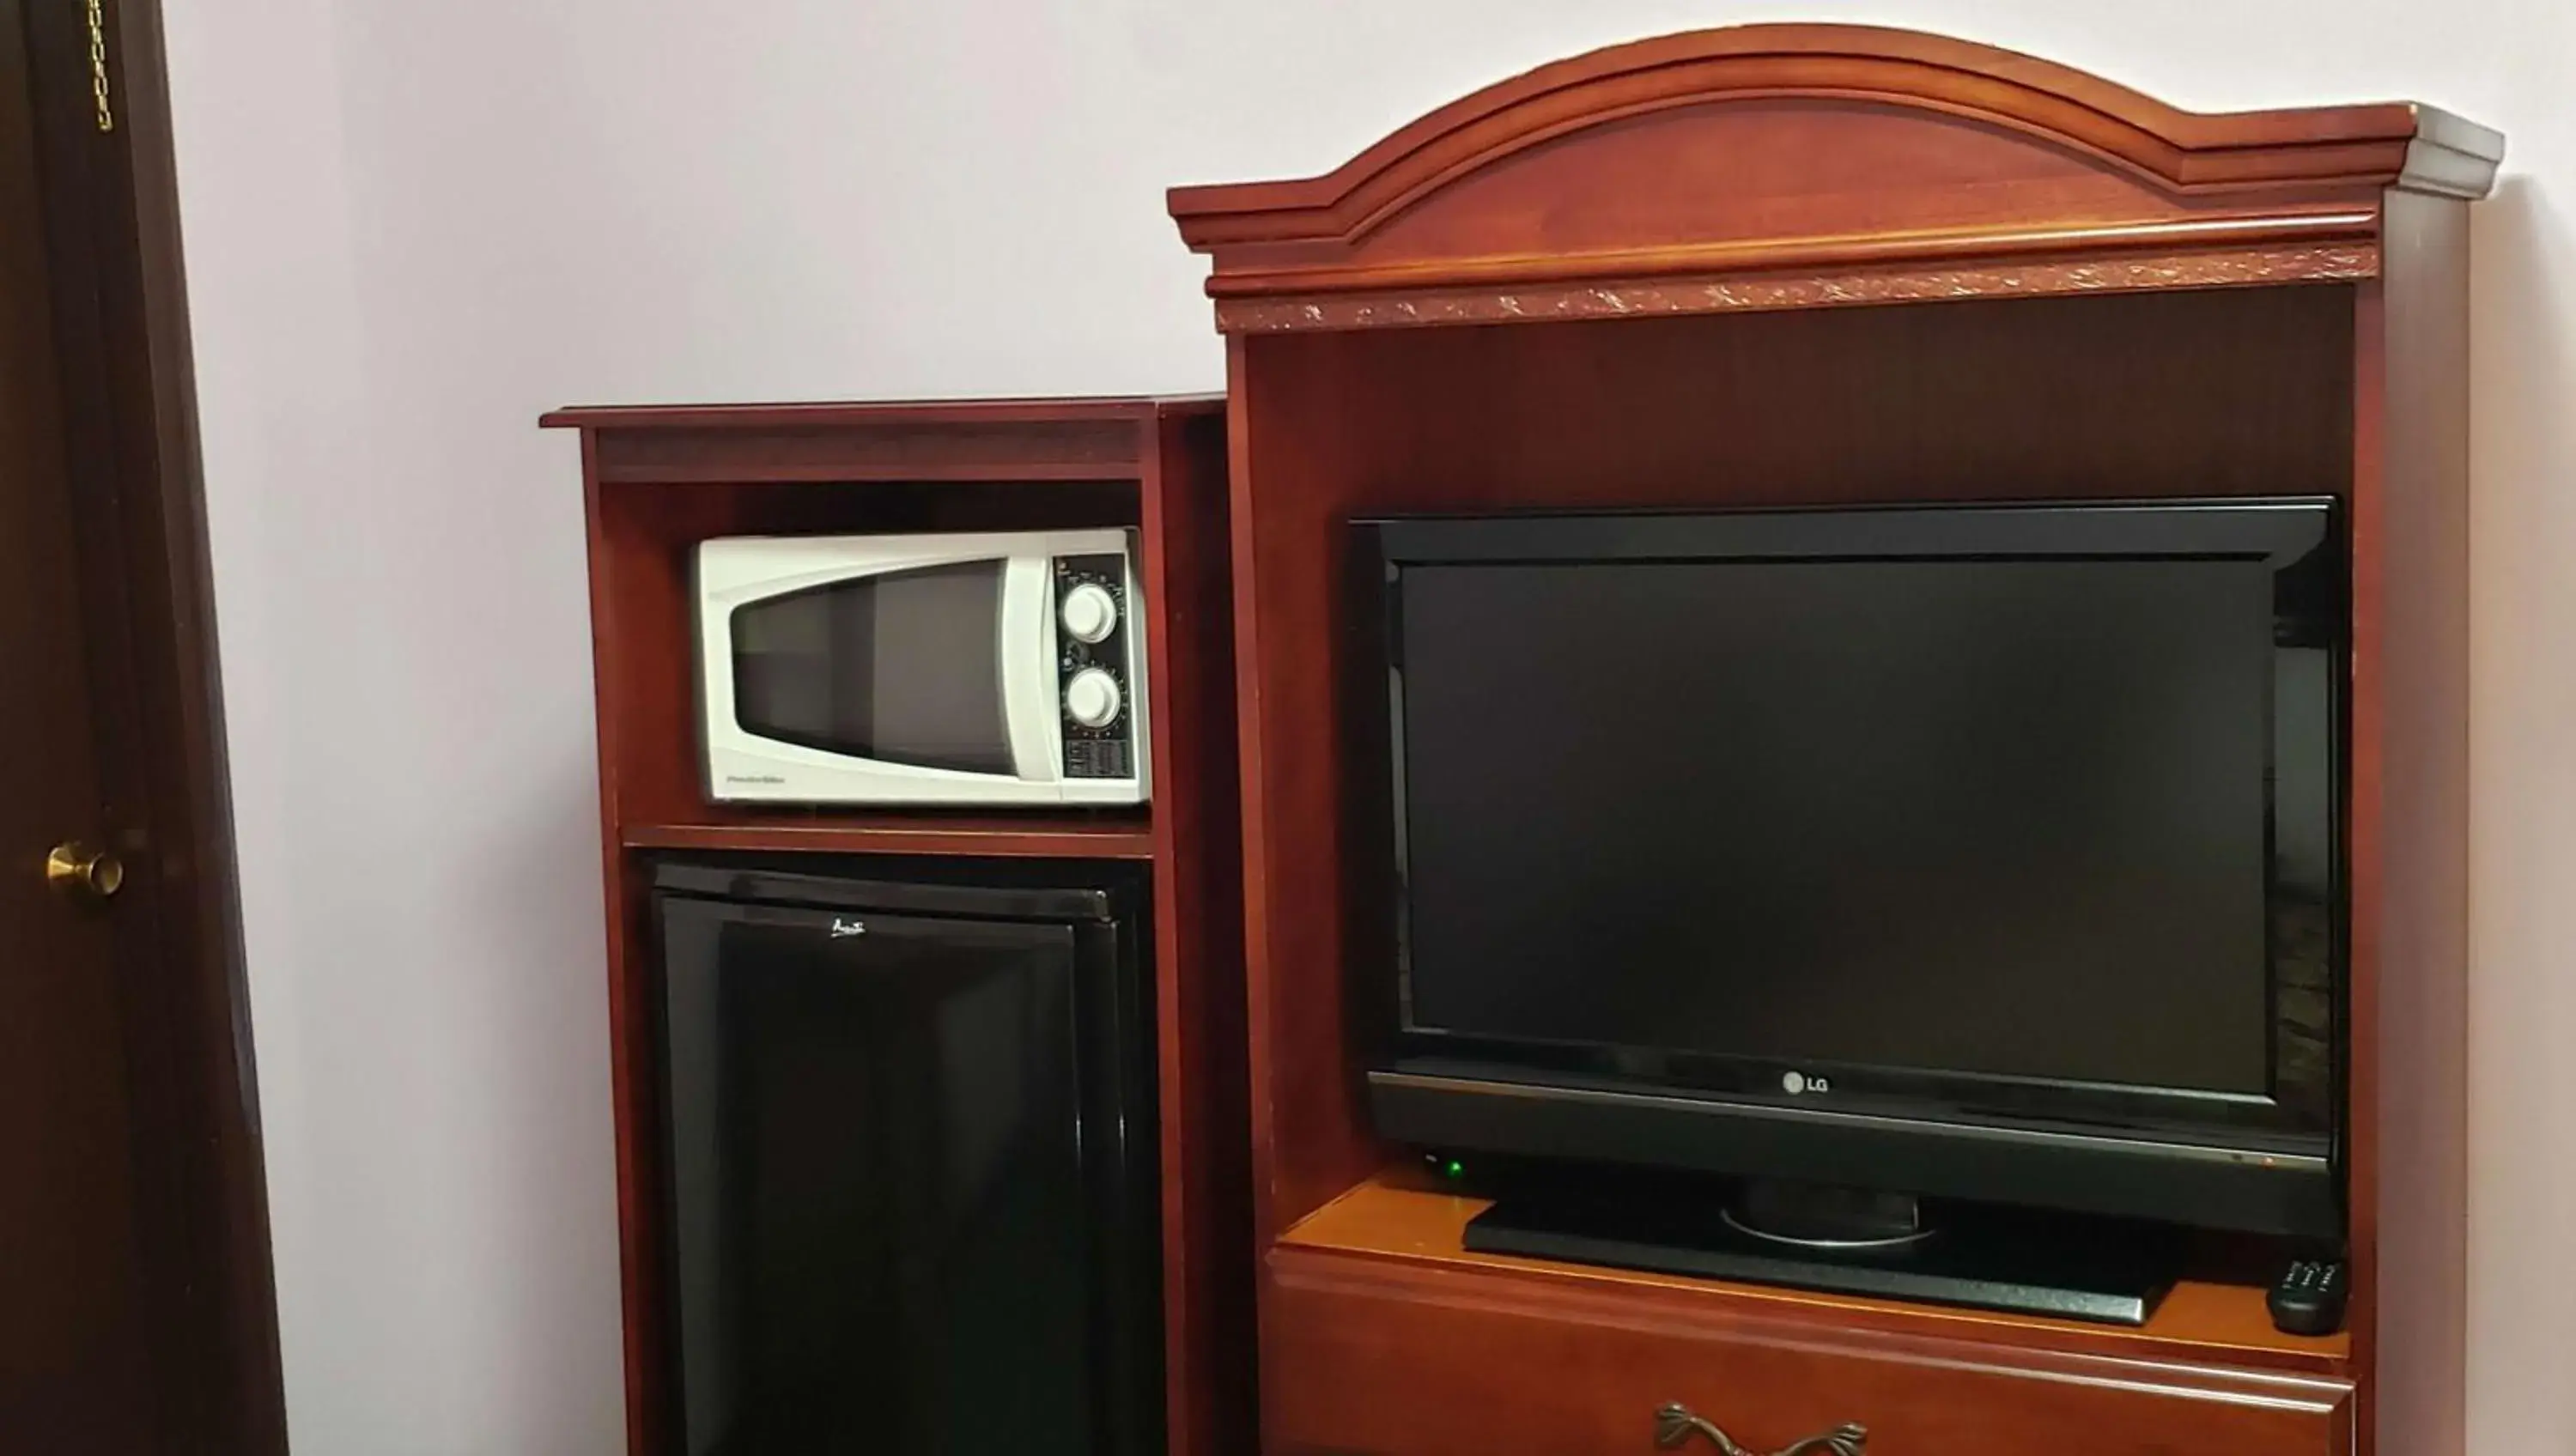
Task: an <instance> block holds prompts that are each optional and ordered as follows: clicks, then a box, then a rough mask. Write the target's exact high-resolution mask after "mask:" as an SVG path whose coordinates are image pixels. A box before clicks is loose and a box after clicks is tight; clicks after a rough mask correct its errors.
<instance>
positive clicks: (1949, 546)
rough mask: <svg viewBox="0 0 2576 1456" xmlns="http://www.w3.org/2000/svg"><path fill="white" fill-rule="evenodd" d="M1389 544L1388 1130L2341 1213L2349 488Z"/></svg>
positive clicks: (1592, 527) (1396, 526)
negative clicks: (2341, 494) (2343, 534)
mask: <svg viewBox="0 0 2576 1456" xmlns="http://www.w3.org/2000/svg"><path fill="white" fill-rule="evenodd" d="M1352 532H1353V547H1354V553H1355V560H1356V563H1357V565H1358V567H1359V572H1358V575H1359V578H1360V590H1361V592H1362V595H1363V597H1364V605H1363V608H1362V610H1361V612H1360V613H1359V617H1360V620H1361V622H1362V624H1363V625H1364V626H1365V628H1366V629H1367V634H1366V635H1367V640H1368V641H1369V642H1373V643H1374V644H1375V645H1374V646H1373V647H1363V649H1362V655H1363V656H1364V657H1365V658H1366V659H1367V661H1368V664H1369V666H1370V667H1371V668H1372V669H1373V668H1375V667H1377V666H1380V665H1382V666H1383V668H1384V673H1385V677H1384V689H1383V692H1379V691H1376V690H1375V689H1374V688H1373V687H1370V688H1368V689H1367V690H1365V691H1362V692H1360V693H1358V694H1357V696H1358V697H1360V698H1361V699H1363V700H1364V703H1365V706H1364V707H1363V709H1362V712H1363V714H1364V715H1365V716H1364V719H1363V721H1361V722H1360V724H1359V727H1360V729H1361V732H1362V737H1361V739H1360V746H1361V747H1362V748H1363V749H1364V750H1376V749H1379V748H1382V749H1383V752H1384V754H1385V765H1384V767H1385V774H1384V790H1385V799H1386V803H1385V804H1384V805H1383V808H1384V809H1388V810H1391V811H1392V812H1391V813H1387V814H1385V816H1384V827H1383V829H1382V830H1380V829H1374V828H1368V827H1365V826H1364V828H1363V830H1362V837H1363V839H1375V838H1377V837H1378V836H1379V835H1380V834H1382V835H1383V839H1382V842H1381V843H1382V851H1383V853H1382V855H1381V856H1379V859H1380V862H1381V863H1380V867H1382V868H1384V869H1386V870H1389V871H1391V878H1390V879H1389V880H1388V881H1387V883H1389V884H1391V885H1392V887H1393V890H1392V901H1393V904H1392V909H1393V913H1392V915H1391V916H1389V917H1387V919H1388V924H1387V927H1386V928H1387V931H1388V932H1389V939H1390V940H1391V943H1388V944H1383V945H1382V946H1378V945H1371V946H1364V947H1362V952H1361V957H1360V959H1361V962H1362V964H1361V967H1360V970H1359V975H1360V977H1361V979H1362V981H1363V982H1364V985H1363V990H1364V992H1366V993H1368V994H1367V995H1366V996H1365V1001H1366V1003H1367V1004H1368V1005H1370V1006H1372V1007H1374V1008H1375V1009H1374V1010H1373V1011H1371V1012H1370V1013H1369V1017H1370V1019H1371V1022H1372V1030H1373V1031H1374V1032H1375V1033H1376V1035H1375V1038H1374V1044H1373V1045H1372V1046H1371V1047H1370V1048H1369V1050H1368V1062H1369V1087H1370V1105H1371V1108H1372V1115H1373V1117H1374V1119H1375V1121H1376V1124H1377V1126H1378V1129H1379V1131H1380V1132H1381V1134H1383V1135H1385V1136H1387V1137H1389V1138H1392V1139H1394V1140H1397V1141H1400V1142H1405V1143H1410V1144H1414V1145H1419V1146H1423V1147H1428V1148H1437V1149H1443V1150H1450V1151H1458V1152H1481V1153H1489V1154H1508V1155H1513V1156H1515V1157H1523V1158H1533V1157H1534V1158H1539V1159H1580V1160H1583V1161H1585V1162H1586V1163H1592V1164H1621V1165H1629V1166H1631V1167H1642V1168H1651V1169H1665V1170H1688V1171H1693V1172H1700V1173H1717V1174H1728V1175H1738V1176H1743V1177H1756V1178H1765V1179H1782V1180H1802V1181H1806V1182H1813V1183H1821V1184H1829V1185H1838V1186H1845V1187H1858V1188H1865V1189H1889V1190H1896V1191H1900V1192H1902V1193H1906V1194H1913V1195H1922V1196H1928V1197H1934V1198H1947V1199H1956V1200H1975V1201H1983V1202H1991V1203H1996V1204H2004V1205H2021V1206H2024V1207H2031V1208H2041V1209H2056V1210H2074V1211H2085V1212H2092V1213H2099V1214H2112V1215H2122V1216H2127V1217H2133V1218H2143V1219H2155V1220H2161V1221H2166V1222H2172V1223H2181V1224H2190V1225H2199V1226H2204V1227H2215V1228H2222V1229H2237V1230H2246V1231H2256V1232H2264V1233H2274V1234H2283V1235H2298V1236H2311V1237H2334V1236H2337V1235H2339V1234H2340V1232H2341V1230H2342V1226H2343V1217H2342V1202H2343V1201H2342V1196H2341V1174H2340V1159H2339V1156H2338V1133H2339V1129H2340V1127H2341V1123H2342V1118H2341V1115H2340V1109H2341V1105H2342V1095H2343V1094H2342V1086H2343V1074H2344V1064H2345V1051H2344V1037H2343V1026H2344V1011H2343V1007H2344V997H2345V991H2344V986H2345V974H2344V966H2345V949H2344V938H2345V937H2344V932H2343V928H2342V927H2343V906H2344V885H2343V854H2342V847H2341V843H2340V834H2341V824H2340V819H2341V809H2340V805H2341V803H2342V799H2343V767H2342V763H2341V758H2342V752H2341V748H2340V744H2341V742H2342V731H2341V726H2340V725H2341V719H2342V702H2341V698H2342V691H2343V689H2342V683H2343V679H2344V674H2345V671H2346V668H2345V664H2346V661H2347V658H2346V652H2345V620H2346V610H2345V605H2346V601H2347V598H2348V589H2347V586H2346V581H2345V570H2344V566H2343V554H2342V551H2341V549H2340V547H2339V545H2338V525H2337V519H2336V513H2335V509H2334V506H2333V503H2332V502H2331V501H2330V500H2328V499H2324V498H2263V499H2238V500H2225V501H2197V500H2195V501H2175V502H2154V503H2109V504H2101V503H2084V504H2076V503H2066V504H2054V503H2052V504H2038V505H2028V504H2025V505H1999V506H1974V507H1955V508H1935V509H1918V508H1904V509H1846V510H1824V511H1778V512H1732V513H1721V514H1691V515H1676V514H1623V515H1592V516H1545V515H1522V516H1492V517H1480V518H1437V519H1434V518H1412V519H1391V520H1372V521H1359V522H1354V523H1353V526H1352ZM1381 712H1382V713H1383V719H1382V720H1380V719H1379V718H1378V717H1377V716H1376V715H1377V714H1379V713H1381ZM1379 809H1380V806H1377V805H1370V806H1368V807H1367V808H1366V810H1365V814H1366V815H1367V816H1368V817H1375V816H1376V815H1377V814H1378V812H1379Z"/></svg>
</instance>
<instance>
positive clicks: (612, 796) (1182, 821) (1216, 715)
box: [545, 399, 1252, 1456]
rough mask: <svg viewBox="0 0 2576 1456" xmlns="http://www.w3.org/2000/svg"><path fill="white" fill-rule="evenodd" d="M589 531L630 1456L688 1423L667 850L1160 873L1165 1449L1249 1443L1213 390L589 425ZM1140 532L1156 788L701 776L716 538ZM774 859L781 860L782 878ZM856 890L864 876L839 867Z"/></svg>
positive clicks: (1220, 479)
mask: <svg viewBox="0 0 2576 1456" xmlns="http://www.w3.org/2000/svg"><path fill="white" fill-rule="evenodd" d="M545 423H547V424H549V425H557V426H564V427H568V428H574V429H578V430H579V431H580V432H581V439H582V466H583V471H582V473H583V485H584V491H583V501H584V506H585V514H586V516H587V521H588V526H589V544H590V588H591V631H592V645H593V671H594V674H595V677H596V687H597V691H598V703H599V776H600V838H601V855H602V866H603V870H604V873H605V881H606V886H607V895H606V908H607V942H608V988H607V989H608V1007H609V1027H610V1038H611V1041H610V1053H611V1069H612V1071H611V1074H612V1077H613V1078H614V1085H613V1086H612V1088H611V1094H612V1096H613V1098H614V1102H615V1108H616V1113H617V1182H618V1213H619V1219H618V1224H619V1235H620V1251H621V1254H622V1256H623V1270H624V1287H625V1343H626V1410H627V1449H628V1450H629V1451H630V1452H632V1453H634V1456H659V1453H664V1452H672V1451H677V1450H679V1449H680V1446H681V1442H680V1439H679V1433H678V1432H677V1431H675V1430H674V1429H672V1428H671V1423H670V1421H669V1419H668V1418H669V1415H670V1412H671V1405H672V1403H671V1400H670V1398H669V1397H670V1383H671V1379H672V1359H671V1349H670V1345H671V1339H672V1331H671V1330H670V1328H669V1325H668V1317H669V1304H670V1300H669V1293H670V1281H671V1278H672V1276H671V1274H670V1272H669V1264H668V1262H667V1261H666V1257H665V1252H666V1251H665V1247H664V1244H665V1238H664V1236H665V1229H664V1227H663V1224H664V1219H665V1208H664V1204H663V1199H662V1195H661V1186H662V1176H663V1170H662V1169H661V1168H660V1167H659V1166H658V1163H659V1160H660V1156H661V1155H660V1152H659V1149H660V1147H661V1141H662V1139H661V1123H660V1118H661V1116H662V1111H661V1107H660V1103H659V1100H658V1096H657V1093H656V1090H655V1079H654V1075H653V1065H654V1057H655V1049H656V1037H657V1036H658V1032H657V1030H656V1021H657V1017H658V1012H657V1009H656V1008H657V1006H658V1005H659V997H658V991H657V982H656V974H657V973H656V970H655V958H654V954H653V945H652V939H653V936H652V931H653V927H652V925H651V923H650V914H649V887H650V884H651V881H652V869H653V860H654V856H655V855H656V854H657V853H658V852H660V851H663V850H688V851H693V852H701V853H705V852H715V853H725V854H733V855H739V856H744V857H746V862H748V857H750V856H755V855H759V856H772V855H780V854H794V855H831V856H835V857H855V856H867V855H892V856H901V857H902V860H901V861H899V863H903V862H909V861H912V860H916V859H922V858H933V857H939V856H950V855H958V856H969V857H973V858H977V859H990V858H995V857H1010V856H1020V857H1030V858H1036V859H1078V860H1080V859H1088V860H1105V859H1116V860H1128V861H1137V862H1142V863H1146V864H1148V865H1149V866H1150V873H1151V875H1152V884H1153V927H1152V942H1153V977H1154V991H1153V999H1154V1011H1155V1060H1156V1081H1157V1090H1156V1096H1157V1100H1158V1107H1157V1113H1158V1116H1157V1119H1156V1121H1157V1128H1156V1133H1157V1137H1158V1138H1159V1151H1160V1158H1159V1162H1160V1170H1161V1180H1160V1184H1161V1202H1162V1207H1161V1211H1160V1226H1159V1232H1160V1235H1161V1239H1162V1246H1163V1247H1162V1251H1163V1260H1162V1294H1163V1333H1164V1350H1163V1362H1162V1363H1163V1373H1164V1381H1165V1386H1166V1391H1167V1400H1166V1407H1167V1411H1166V1422H1165V1425H1166V1431H1167V1435H1168V1442H1167V1450H1168V1452H1169V1456H1234V1453H1237V1452H1240V1451H1243V1450H1244V1449H1245V1448H1246V1447H1247V1446H1248V1445H1249V1444H1250V1442H1251V1436H1250V1434H1249V1431H1248V1427H1249V1426H1250V1424H1251V1407H1252V1395H1251V1390H1250V1386H1251V1379H1252V1362H1251V1359H1250V1352H1249V1350H1248V1348H1247V1347H1248V1346H1249V1344H1250V1334H1249V1325H1250V1321H1251V1312H1250V1310H1249V1308H1248V1305H1249V1303H1250V1298H1251V1284H1252V1270H1251V1267H1250V1257H1249V1254H1250V1251H1249V1250H1248V1249H1247V1248H1246V1246H1245V1240H1244V1236H1243V1227H1244V1224H1245V1223H1246V1221H1247V1214H1246V1212H1245V1209H1244V1203H1245V1199H1246V1194H1247V1190H1246V1186H1245V1185H1246V1182H1247V1176H1246V1175H1247V1170H1246V1167H1245V1162H1246V1158H1247V1152H1246V1149H1245V1146H1244V1123H1245V1115H1244V1107H1243V1097H1244V1089H1243V1073H1242V1063H1241V1056H1242V1050H1241V1049H1242V1046H1243V1029H1242V1028H1243V1009H1242V1001H1241V997H1242V985H1243V980H1242V971H1241V957H1242V945H1243V936H1242V922H1241V918H1240V909H1239V895H1240V890H1241V884H1240V880H1239V878H1238V876H1237V863H1236V860H1235V854H1236V846H1237V845H1238V844H1239V843H1240V837H1239V833H1238V829H1237V824H1236V818H1235V797H1234V791H1235V762H1234V742H1235V736H1234V683H1233V678H1232V673H1231V670H1230V669H1231V657H1230V651H1231V647H1232V643H1233V632H1232V624H1231V620H1230V602H1229V594H1228V585H1227V575H1226V543H1227V541H1228V540H1229V528H1228V525H1227V520H1226V494H1225V488H1224V467H1225V432H1224V417H1223V414H1222V412H1221V409H1220V407H1219V403H1218V402H1217V401H1215V400H1209V399H1164V400H1157V399H1055V400H1046V399H1029V400H980V401H939V402H914V403H901V402H894V403H877V404H845V405H830V404H814V405H776V406H766V405H732V406H726V405H716V406H705V407H686V406H681V407H653V406H639V407H633V408H600V409H573V410H563V411H558V412H556V413H554V414H551V415H548V416H547V417H546V419H545ZM1094 527H1124V528H1127V529H1130V530H1133V531H1134V532H1135V533H1136V540H1137V553H1138V554H1137V558H1136V559H1137V566H1138V569H1139V570H1140V571H1141V572H1142V573H1143V574H1144V600H1145V604H1146V611H1147V612H1148V613H1149V614H1150V616H1149V617H1148V619H1147V620H1148V621H1149V622H1150V624H1151V625H1150V628H1149V630H1148V632H1147V637H1146V641H1147V649H1148V651H1149V652H1150V653H1151V654H1152V657H1151V671H1150V672H1149V673H1148V681H1149V683H1150V685H1151V701H1150V702H1149V703H1147V704H1146V705H1145V711H1146V712H1147V713H1148V714H1150V715H1151V722H1152V725H1153V732H1152V744H1153V753H1154V760H1153V782H1154V800H1153V802H1152V803H1151V804H1150V805H1137V806H1132V807H1122V808H1115V809H1097V810H1084V809H1056V810H1031V811H1028V812H1024V813H965V814H961V813H954V812H945V811H939V810H887V809H862V808H856V807H852V806H847V805H843V806H830V805H815V806H799V805H784V804H763V805H752V804H717V803H712V802H710V801H709V800H708V799H707V797H706V796H705V794H704V793H703V792H702V791H701V787H700V784H699V740H698V729H697V712H698V706H697V697H696V691H697V690H696V686H695V681H694V678H693V676H692V664H693V662H694V649H693V644H694V641H695V638H694V635H693V632H694V629H693V626H692V620H693V618H692V613H693V611H694V605H693V601H692V598H691V595H690V581H691V578H690V572H691V561H692V559H693V552H692V548H693V547H694V546H695V545H696V543H698V542H700V541H703V540H706V539H708V538H710V537H717V536H730V535H802V534H825V535H828V534H839V533H861V532H907V531H982V530H1053V529H1085V528H1094ZM770 862H771V863H775V862H774V861H770ZM830 863H831V865H832V867H833V869H835V870H837V871H841V872H848V871H850V870H851V869H853V868H854V867H855V866H857V865H860V864H863V863H865V861H861V860H857V859H854V858H836V859H835V860H833V861H831V862H830Z"/></svg>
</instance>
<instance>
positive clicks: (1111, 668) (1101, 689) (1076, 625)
mask: <svg viewBox="0 0 2576 1456" xmlns="http://www.w3.org/2000/svg"><path fill="white" fill-rule="evenodd" d="M1130 606H1131V603H1129V601H1128V600H1127V558H1125V557H1124V556H1118V555H1103V556H1059V557H1057V558H1056V560H1055V643H1056V700H1057V701H1058V702H1059V703H1061V704H1062V705H1063V708H1064V721H1063V723H1062V725H1061V726H1062V728H1063V729H1064V776H1065V777H1066V778H1069V779H1130V778H1134V777H1135V776H1136V737H1135V734H1134V733H1133V732H1132V731H1130V727H1131V725H1132V724H1133V722H1134V721H1135V715H1136V713H1137V712H1138V711H1140V710H1139V708H1138V706H1137V704H1135V703H1134V702H1133V701H1131V699H1132V698H1133V696H1134V694H1133V692H1132V691H1131V688H1132V684H1133V680H1134V679H1133V675H1132V674H1131V673H1130V672H1129V671H1128V664H1127V645H1128V643H1129V642H1130V641H1132V640H1133V638H1134V634H1133V633H1131V632H1129V631H1128V629H1127V617H1128V612H1129V609H1130Z"/></svg>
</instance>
